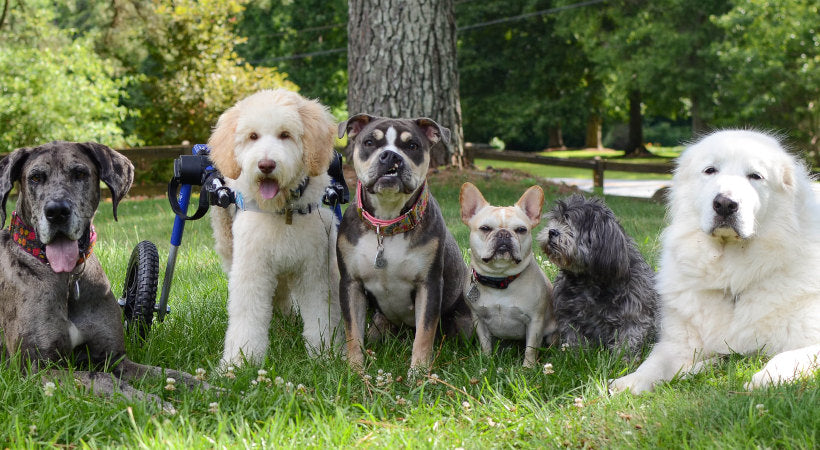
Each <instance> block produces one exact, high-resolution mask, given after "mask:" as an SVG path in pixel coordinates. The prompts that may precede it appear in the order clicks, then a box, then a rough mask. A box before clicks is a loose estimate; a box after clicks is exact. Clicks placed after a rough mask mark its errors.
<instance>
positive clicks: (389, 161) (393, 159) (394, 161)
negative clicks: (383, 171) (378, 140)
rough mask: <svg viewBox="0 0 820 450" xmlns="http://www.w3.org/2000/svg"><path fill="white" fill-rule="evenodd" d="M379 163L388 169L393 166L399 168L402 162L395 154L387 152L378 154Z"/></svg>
mask: <svg viewBox="0 0 820 450" xmlns="http://www.w3.org/2000/svg"><path fill="white" fill-rule="evenodd" d="M379 162H380V163H382V164H384V165H385V166H388V167H392V166H394V165H398V166H399V167H401V165H402V163H403V162H404V160H403V159H402V158H401V156H399V155H398V154H397V153H396V152H393V151H389V150H388V151H385V152H381V153H380V154H379Z"/></svg>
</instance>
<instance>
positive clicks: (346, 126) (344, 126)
mask: <svg viewBox="0 0 820 450" xmlns="http://www.w3.org/2000/svg"><path fill="white" fill-rule="evenodd" d="M374 119H376V118H375V117H373V116H371V115H370V114H356V115H355V116H350V118H348V119H347V120H345V121H344V122H342V123H340V124H339V139H341V138H343V137H344V136H345V133H347V137H349V138H350V139H353V138H354V137H356V135H357V134H359V132H360V131H362V128H364V126H365V125H367V124H369V123H370V122H372V121H373V120H374Z"/></svg>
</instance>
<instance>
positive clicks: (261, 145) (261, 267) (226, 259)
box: [208, 89, 341, 365]
mask: <svg viewBox="0 0 820 450" xmlns="http://www.w3.org/2000/svg"><path fill="white" fill-rule="evenodd" d="M335 132H336V124H335V121H334V119H333V117H332V116H331V115H330V113H329V112H328V110H327V108H326V107H324V106H322V105H321V104H319V103H318V102H316V101H312V100H308V99H305V98H304V97H302V96H300V95H299V94H296V93H294V92H290V91H287V90H284V89H277V90H264V91H260V92H257V93H255V94H253V95H251V96H249V97H247V98H245V99H243V100H241V101H239V102H238V103H237V104H236V105H234V106H233V107H232V108H230V109H228V110H227V111H225V113H223V114H222V116H221V117H220V118H219V121H218V122H217V125H216V127H215V129H214V132H213V134H212V136H211V138H210V140H209V141H208V146H209V147H210V149H211V159H212V160H213V163H214V165H215V166H216V168H217V169H219V171H220V172H221V173H222V174H223V175H224V176H225V177H226V178H227V179H228V185H229V186H230V187H231V188H232V189H234V191H235V192H236V196H237V207H236V208H231V209H221V208H215V209H214V210H213V213H212V216H211V224H212V226H213V229H214V238H215V240H216V250H217V252H218V253H219V254H220V256H221V257H222V262H223V267H224V269H225V271H226V273H227V274H228V329H227V332H226V334H225V350H224V353H223V356H222V363H223V365H227V364H241V363H242V362H243V360H244V359H247V360H248V361H249V362H253V363H259V362H261V361H262V359H264V357H265V354H266V352H267V349H268V329H269V327H270V322H271V318H272V313H273V308H274V307H276V308H278V309H279V310H281V311H282V312H284V313H291V312H296V313H298V314H300V315H301V317H302V320H303V322H304V331H303V336H304V338H305V344H306V346H307V348H308V351H309V352H310V353H311V354H316V353H317V352H319V351H321V350H322V349H326V348H329V347H330V346H331V344H332V342H333V340H334V339H341V336H340V334H341V330H340V331H339V332H337V331H336V328H337V326H338V324H339V319H340V317H339V316H340V313H339V301H338V288H339V270H338V266H337V264H336V252H335V246H336V219H335V216H334V215H333V212H332V211H331V210H330V209H327V208H324V207H321V203H322V196H323V194H324V192H325V187H326V186H328V184H329V183H330V178H329V176H328V175H327V169H328V166H329V164H330V161H331V159H332V156H333V144H334V135H335ZM336 342H338V341H336Z"/></svg>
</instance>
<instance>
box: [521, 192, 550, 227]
mask: <svg viewBox="0 0 820 450" xmlns="http://www.w3.org/2000/svg"><path fill="white" fill-rule="evenodd" d="M515 206H517V207H518V208H520V209H521V210H522V211H524V214H526V215H527V218H529V219H530V227H535V226H536V225H538V224H539V223H540V222H541V208H542V207H543V206H544V190H543V189H541V186H530V188H529V189H527V191H526V192H524V195H522V196H521V198H520V199H518V201H517V202H515Z"/></svg>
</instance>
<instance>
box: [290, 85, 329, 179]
mask: <svg viewBox="0 0 820 450" xmlns="http://www.w3.org/2000/svg"><path fill="white" fill-rule="evenodd" d="M299 115H300V116H301V117H302V125H303V127H304V135H302V148H303V149H304V152H305V153H304V158H305V166H307V172H308V176H311V177H315V176H319V175H321V174H323V173H325V172H327V168H328V167H329V166H330V161H331V159H332V158H333V151H334V150H333V145H334V144H335V143H336V139H335V138H334V132H335V131H336V130H335V127H336V120H335V119H334V118H333V116H332V115H331V114H330V111H329V110H328V109H327V107H326V106H324V105H322V104H321V103H319V102H317V101H316V100H307V99H301V100H300V103H299Z"/></svg>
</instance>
